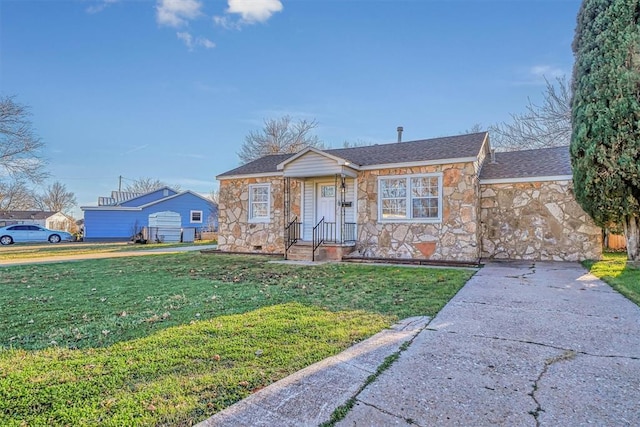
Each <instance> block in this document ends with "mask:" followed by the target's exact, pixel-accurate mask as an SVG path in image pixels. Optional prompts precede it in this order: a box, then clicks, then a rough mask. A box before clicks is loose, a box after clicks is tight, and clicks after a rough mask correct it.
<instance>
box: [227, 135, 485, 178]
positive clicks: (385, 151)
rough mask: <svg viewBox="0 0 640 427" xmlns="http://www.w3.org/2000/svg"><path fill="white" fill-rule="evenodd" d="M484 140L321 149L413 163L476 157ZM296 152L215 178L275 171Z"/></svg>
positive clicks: (366, 160) (365, 161) (364, 161)
mask: <svg viewBox="0 0 640 427" xmlns="http://www.w3.org/2000/svg"><path fill="white" fill-rule="evenodd" d="M486 139H487V133H486V132H480V133H472V134H467V135H457V136H447V137H442V138H432V139H421V140H418V141H407V142H396V143H392V144H376V145H368V146H364V147H352V148H337V149H331V150H322V151H324V152H325V153H327V154H331V155H333V156H336V157H340V158H343V159H345V160H348V161H349V162H350V163H352V164H354V165H356V166H372V165H385V164H391V163H413V162H421V161H433V160H445V159H460V158H470V157H476V156H477V155H478V154H479V153H480V150H481V148H482V144H484V142H485V140H486ZM294 155H295V154H276V155H270V156H265V157H261V158H259V159H257V160H254V161H253V162H250V163H247V164H245V165H242V166H240V167H237V168H235V169H232V170H230V171H227V172H224V173H222V174H220V175H218V177H230V176H236V175H252V174H267V173H274V174H276V173H278V172H279V171H278V168H277V166H278V164H280V163H282V162H283V161H285V160H287V159H288V158H289V157H292V156H294Z"/></svg>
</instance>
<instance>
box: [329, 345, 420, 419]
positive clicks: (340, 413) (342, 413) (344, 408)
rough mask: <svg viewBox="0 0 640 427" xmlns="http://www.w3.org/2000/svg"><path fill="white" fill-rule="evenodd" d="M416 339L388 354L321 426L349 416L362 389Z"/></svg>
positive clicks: (387, 367)
mask: <svg viewBox="0 0 640 427" xmlns="http://www.w3.org/2000/svg"><path fill="white" fill-rule="evenodd" d="M416 336H417V334H416ZM414 339H415V336H414V337H413V338H412V339H411V340H409V341H405V342H404V343H402V345H401V346H400V348H399V349H398V351H396V352H395V353H393V354H390V355H389V356H387V357H386V358H385V359H384V361H383V362H382V363H381V364H380V366H378V369H376V372H375V373H374V374H371V375H369V376H368V377H367V380H366V381H365V382H364V384H363V385H362V387H360V388H359V389H358V391H357V392H356V394H355V395H354V396H353V397H352V398H350V399H349V400H347V402H346V403H345V404H344V405H340V406H338V407H337V408H336V409H335V411H333V413H332V414H331V418H330V419H329V421H326V422H324V423H322V424H320V426H319V427H333V426H335V425H336V423H338V422H340V421H342V420H343V419H345V417H346V416H347V414H348V413H349V411H351V409H353V406H354V405H355V404H356V400H357V398H358V395H359V394H360V393H362V390H364V389H365V388H367V386H368V385H369V384H371V383H372V382H374V381H375V380H376V379H377V378H378V377H379V376H380V375H382V373H383V372H384V371H386V370H387V369H389V368H390V367H391V365H393V364H394V362H395V361H396V360H398V359H399V358H400V354H401V353H402V352H403V351H405V350H406V349H408V348H409V346H410V345H411V343H412V342H413V340H414Z"/></svg>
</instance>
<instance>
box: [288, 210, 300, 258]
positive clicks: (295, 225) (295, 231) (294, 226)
mask: <svg viewBox="0 0 640 427" xmlns="http://www.w3.org/2000/svg"><path fill="white" fill-rule="evenodd" d="M301 225H302V223H300V222H298V217H297V216H296V217H295V218H293V221H291V222H290V223H289V224H287V226H286V227H285V228H284V239H285V242H284V259H287V255H288V253H289V249H290V248H291V246H293V245H294V244H295V243H296V242H297V241H298V240H299V239H300V226H301Z"/></svg>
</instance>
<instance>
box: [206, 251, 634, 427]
mask: <svg viewBox="0 0 640 427" xmlns="http://www.w3.org/2000/svg"><path fill="white" fill-rule="evenodd" d="M414 329H415V328H414ZM408 338H410V334H409V335H408V336H407V337H404V338H403V339H400V340H397V341H396V343H400V342H403V341H406V340H407V339H408ZM362 345H363V346H366V345H367V343H366V342H365V343H362ZM373 347H375V345H373ZM396 348H397V347H396ZM350 350H352V349H350ZM347 351H349V350H347ZM339 357H340V356H338V359H335V360H334V363H329V364H325V365H324V368H323V369H315V375H318V374H320V377H316V378H315V380H314V381H312V383H315V384H316V386H317V389H319V390H321V391H318V390H317V389H316V388H314V387H313V386H311V387H309V385H310V384H309V383H308V382H307V383H306V385H305V380H304V378H305V375H300V373H298V374H295V375H294V376H292V377H288V378H286V379H284V380H283V381H281V382H278V383H276V384H274V385H272V386H270V387H267V388H265V389H263V390H261V391H259V392H258V393H256V394H254V395H252V396H251V397H250V398H248V399H245V400H244V401H242V402H239V403H238V404H236V405H234V406H231V407H230V408H228V409H227V410H225V411H222V412H221V413H219V414H216V416H214V417H212V418H210V419H209V420H207V421H205V422H204V423H202V425H206V426H219V425H220V426H226V425H229V426H231V425H234V426H241V425H246V426H249V425H251V426H253V425H283V426H287V425H290V426H294V425H295V426H301V425H309V426H310V425H318V424H319V423H320V422H323V421H328V420H329V417H328V416H327V415H326V414H331V413H332V412H333V409H335V408H336V407H337V406H339V405H340V404H343V403H345V402H346V401H347V400H348V399H349V398H352V397H354V396H355V402H356V403H355V405H354V407H353V408H352V409H351V411H350V412H349V413H348V414H347V416H346V418H344V419H343V420H342V421H340V422H339V423H338V425H339V426H391V425H394V426H397V425H400V426H403V425H407V426H408V425H417V426H433V425H439V426H440V425H474V426H485V425H487V426H488V425H503V426H578V425H601V426H604V425H606V426H632V425H638V423H639V421H638V420H640V309H639V308H638V307H637V306H636V305H635V304H633V303H631V302H630V301H628V300H627V299H626V298H624V297H623V296H621V295H620V294H618V293H617V292H615V291H613V290H612V289H611V288H610V287H609V286H608V285H606V284H605V283H603V282H601V281H600V280H598V279H596V278H595V277H594V276H592V275H590V274H588V273H587V272H586V271H585V270H584V269H583V268H582V267H581V266H580V265H579V264H569V263H535V264H526V263H521V264H489V265H487V266H485V268H483V269H482V270H480V271H479V272H478V273H477V274H476V275H475V276H474V277H473V278H472V279H471V280H470V281H469V282H468V283H467V284H466V285H465V287H464V288H463V289H462V290H461V291H460V292H459V293H458V294H457V295H456V296H455V297H454V298H453V299H452V300H451V301H450V302H449V304H447V305H446V306H445V307H444V309H443V310H442V311H441V312H440V313H439V314H438V316H437V317H436V318H435V319H434V320H433V321H431V322H430V323H429V324H428V325H427V327H426V328H425V329H421V330H419V331H417V335H416V336H415V338H414V339H413V341H412V343H411V345H410V346H409V347H408V349H406V350H405V351H402V352H401V353H400V357H399V359H398V360H397V361H396V362H395V363H393V365H391V367H390V368H389V369H387V370H386V371H384V372H383V373H382V374H381V375H380V376H378V377H377V378H376V379H375V381H373V382H372V383H370V384H369V385H367V386H366V387H364V389H363V388H362V387H363V385H364V383H365V382H364V380H362V379H361V380H360V381H361V382H359V383H358V384H353V382H354V381H358V380H356V379H353V378H351V377H349V378H350V379H349V381H348V382H349V384H347V385H350V387H346V386H345V384H344V381H341V378H343V374H342V373H341V372H342V371H339V370H338V368H337V367H339V366H341V365H340V364H339V363H335V362H336V361H339ZM343 360H345V358H344V357H343ZM378 360H379V358H378ZM321 363H322V362H321ZM314 366H315V365H314ZM308 369H309V368H308ZM368 369H369V370H370V369H371V368H368ZM301 372H302V371H301ZM365 380H366V378H365ZM301 385H302V386H303V387H301ZM358 390H360V391H359V392H358ZM349 393H353V394H351V395H349ZM335 396H338V397H339V398H338V399H335V398H332V397H335ZM320 415H322V416H320Z"/></svg>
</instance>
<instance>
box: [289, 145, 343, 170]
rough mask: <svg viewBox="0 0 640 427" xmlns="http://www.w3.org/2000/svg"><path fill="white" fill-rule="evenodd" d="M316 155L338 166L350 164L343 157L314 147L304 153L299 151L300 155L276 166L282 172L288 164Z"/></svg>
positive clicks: (297, 154) (306, 149) (295, 155)
mask: <svg viewBox="0 0 640 427" xmlns="http://www.w3.org/2000/svg"><path fill="white" fill-rule="evenodd" d="M313 154H316V155H318V156H320V157H324V158H326V159H328V160H330V161H334V162H336V163H337V164H338V165H345V164H346V165H348V164H349V162H348V161H347V160H345V159H343V158H342V157H338V156H335V155H333V154H331V153H330V150H326V151H322V150H319V149H317V148H314V147H307V148H305V149H304V150H302V151H299V152H298V153H296V154H294V155H293V156H291V157H289V158H287V159H285V160H284V161H282V162H280V163H278V165H277V166H276V167H277V169H278V170H282V169H284V168H285V167H286V166H287V165H288V164H291V163H293V162H294V161H296V160H298V159H300V158H301V157H303V156H308V155H313Z"/></svg>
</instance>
